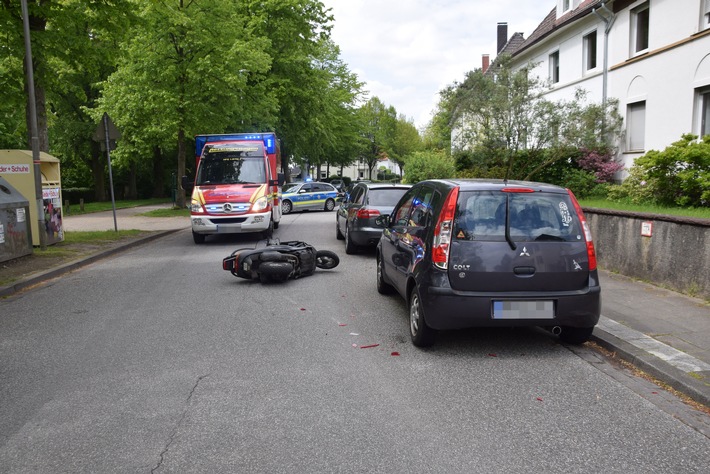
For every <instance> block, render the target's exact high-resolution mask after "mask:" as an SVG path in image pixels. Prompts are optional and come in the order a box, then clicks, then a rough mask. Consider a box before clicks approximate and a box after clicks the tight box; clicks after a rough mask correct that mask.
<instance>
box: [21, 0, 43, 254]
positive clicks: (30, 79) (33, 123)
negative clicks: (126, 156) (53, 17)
mask: <svg viewBox="0 0 710 474" xmlns="http://www.w3.org/2000/svg"><path fill="white" fill-rule="evenodd" d="M22 24H23V27H24V33H25V62H26V64H27V92H28V94H29V99H28V100H29V107H30V127H31V133H32V163H33V169H34V175H35V198H36V199H37V202H36V204H37V215H38V219H37V225H38V230H39V248H40V249H42V250H46V249H47V232H46V231H45V222H44V198H43V197H42V170H41V168H40V158H39V135H38V132H37V103H36V102H35V100H36V99H35V79H34V71H33V68H32V42H31V41H30V21H29V14H28V13H27V0H22Z"/></svg>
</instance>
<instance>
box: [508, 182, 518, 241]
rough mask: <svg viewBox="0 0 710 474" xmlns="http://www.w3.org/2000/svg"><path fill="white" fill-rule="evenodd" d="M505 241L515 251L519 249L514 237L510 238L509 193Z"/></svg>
mask: <svg viewBox="0 0 710 474" xmlns="http://www.w3.org/2000/svg"><path fill="white" fill-rule="evenodd" d="M505 240H507V241H508V245H510V248H511V249H513V250H515V249H517V248H518V246H517V245H515V242H513V239H512V237H510V196H509V195H508V193H506V194H505Z"/></svg>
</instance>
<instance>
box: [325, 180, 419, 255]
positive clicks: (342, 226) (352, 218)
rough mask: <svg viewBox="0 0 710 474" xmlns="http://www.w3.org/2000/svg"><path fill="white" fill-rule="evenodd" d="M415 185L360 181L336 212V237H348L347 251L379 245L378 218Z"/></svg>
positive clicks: (390, 209) (351, 252)
mask: <svg viewBox="0 0 710 474" xmlns="http://www.w3.org/2000/svg"><path fill="white" fill-rule="evenodd" d="M411 187H412V186H411V185H410V184H388V183H371V182H369V181H368V182H359V183H356V184H355V185H354V186H353V188H352V190H351V191H350V193H349V194H348V195H346V197H345V199H344V200H343V202H342V203H341V204H340V207H339V208H338V212H337V213H336V215H335V236H336V237H337V238H338V240H345V253H347V254H353V253H355V252H357V250H358V248H359V247H364V246H373V247H374V246H375V245H377V242H378V241H379V240H380V235H381V234H382V225H378V224H377V223H376V222H375V220H376V219H377V218H378V217H379V216H380V215H383V214H389V213H390V212H392V209H393V208H394V205H395V204H397V201H399V199H400V198H401V197H402V195H404V193H405V192H407V190H408V189H409V188H411Z"/></svg>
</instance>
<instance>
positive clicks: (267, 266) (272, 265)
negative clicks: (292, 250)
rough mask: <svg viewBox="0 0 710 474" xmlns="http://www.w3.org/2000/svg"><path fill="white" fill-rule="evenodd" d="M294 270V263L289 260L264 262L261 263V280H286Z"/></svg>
mask: <svg viewBox="0 0 710 474" xmlns="http://www.w3.org/2000/svg"><path fill="white" fill-rule="evenodd" d="M292 271H293V265H291V264H290V263H289V262H262V263H261V265H259V273H260V274H261V275H260V276H261V277H262V279H261V281H262V282H263V281H264V280H267V281H268V280H269V279H270V280H272V281H286V280H288V277H289V275H291V272H292Z"/></svg>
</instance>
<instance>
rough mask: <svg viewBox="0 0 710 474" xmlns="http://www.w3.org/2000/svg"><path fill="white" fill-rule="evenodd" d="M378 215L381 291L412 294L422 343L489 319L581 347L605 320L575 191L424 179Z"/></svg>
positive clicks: (414, 332)
mask: <svg viewBox="0 0 710 474" xmlns="http://www.w3.org/2000/svg"><path fill="white" fill-rule="evenodd" d="M379 221H380V222H381V223H382V224H383V225H384V230H383V232H382V236H381V238H380V241H379V243H378V245H377V272H376V275H377V290H378V291H379V292H380V293H382V294H386V293H391V292H394V291H396V292H398V293H399V294H400V295H401V296H402V297H403V298H404V299H405V300H406V301H407V303H408V306H409V321H410V333H411V338H412V342H413V343H414V345H416V346H430V345H431V344H433V343H434V340H435V336H436V332H437V331H438V330H448V329H463V328H470V327H483V326H489V327H500V326H542V327H546V328H549V329H551V330H552V332H553V333H555V334H559V336H560V339H561V340H562V341H564V342H568V343H572V344H580V343H583V342H585V341H587V340H588V339H589V337H590V336H591V334H592V330H593V328H594V326H595V325H596V324H597V322H598V321H599V313H600V308H601V287H600V285H599V277H598V275H597V261H596V255H595V252H594V244H593V242H592V236H591V233H590V231H589V226H588V225H587V222H586V220H585V218H584V214H583V213H582V209H581V208H580V206H579V204H578V203H577V200H576V199H575V197H574V195H573V194H572V192H571V191H569V190H567V189H564V188H561V187H559V186H553V185H549V184H543V183H532V182H514V181H507V182H506V181H497V180H429V181H422V182H420V183H417V184H416V185H415V186H413V187H412V188H411V189H410V190H409V191H407V193H406V194H405V195H404V196H403V197H402V199H401V200H400V201H399V202H398V203H397V205H396V206H395V208H394V210H393V211H392V214H391V215H389V216H382V217H380V219H379Z"/></svg>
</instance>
